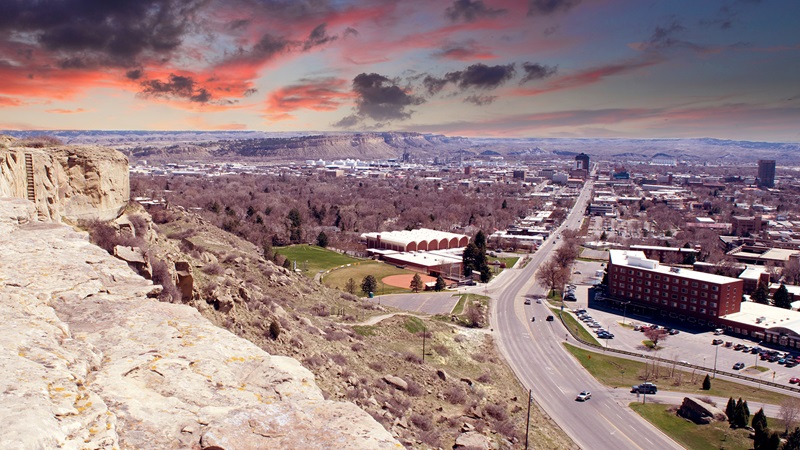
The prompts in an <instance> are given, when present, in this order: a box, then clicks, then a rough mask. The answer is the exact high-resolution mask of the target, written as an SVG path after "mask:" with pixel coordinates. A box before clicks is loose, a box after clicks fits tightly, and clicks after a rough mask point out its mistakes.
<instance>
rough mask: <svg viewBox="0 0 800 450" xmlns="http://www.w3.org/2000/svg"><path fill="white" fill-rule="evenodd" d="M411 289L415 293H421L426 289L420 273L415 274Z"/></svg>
mask: <svg viewBox="0 0 800 450" xmlns="http://www.w3.org/2000/svg"><path fill="white" fill-rule="evenodd" d="M410 287H411V290H412V291H414V292H419V291H421V290H423V289H425V283H423V282H422V277H420V276H419V274H418V273H415V274H414V278H412V279H411V286H410Z"/></svg>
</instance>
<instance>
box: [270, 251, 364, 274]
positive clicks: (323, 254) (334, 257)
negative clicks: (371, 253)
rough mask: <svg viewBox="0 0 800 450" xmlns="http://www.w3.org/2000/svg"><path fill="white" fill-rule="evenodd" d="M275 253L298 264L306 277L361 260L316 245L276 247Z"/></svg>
mask: <svg viewBox="0 0 800 450" xmlns="http://www.w3.org/2000/svg"><path fill="white" fill-rule="evenodd" d="M274 251H275V253H278V254H280V255H283V256H285V257H286V258H288V259H289V261H291V262H294V261H296V262H297V268H298V269H300V270H301V271H302V273H303V274H304V275H307V276H309V277H313V276H314V275H316V274H317V272H319V271H320V270H328V269H332V268H334V267H338V266H341V265H344V264H351V263H355V262H358V261H361V260H360V259H356V258H351V257H349V256H346V255H342V254H341V253H337V252H334V251H333V250H326V249H324V248H322V247H317V246H315V245H306V244H303V245H292V246H289V247H275V248H274Z"/></svg>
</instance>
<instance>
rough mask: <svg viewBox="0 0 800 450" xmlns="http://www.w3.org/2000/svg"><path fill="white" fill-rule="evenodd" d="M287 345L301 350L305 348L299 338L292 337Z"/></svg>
mask: <svg viewBox="0 0 800 450" xmlns="http://www.w3.org/2000/svg"><path fill="white" fill-rule="evenodd" d="M289 344H290V345H291V346H292V347H296V348H303V347H304V346H305V344H303V339H302V338H300V336H292V338H291V339H289Z"/></svg>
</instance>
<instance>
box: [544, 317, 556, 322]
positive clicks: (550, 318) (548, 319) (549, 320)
mask: <svg viewBox="0 0 800 450" xmlns="http://www.w3.org/2000/svg"><path fill="white" fill-rule="evenodd" d="M545 320H547V321H548V322H552V321H553V320H555V317H553V316H547V319H545Z"/></svg>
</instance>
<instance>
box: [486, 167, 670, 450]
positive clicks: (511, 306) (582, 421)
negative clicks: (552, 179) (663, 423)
mask: <svg viewBox="0 0 800 450" xmlns="http://www.w3.org/2000/svg"><path fill="white" fill-rule="evenodd" d="M591 190H592V187H591V183H590V182H587V183H586V185H585V186H584V188H583V190H582V192H581V195H580V196H579V197H578V199H577V200H576V202H575V205H576V206H575V207H574V208H573V209H572V211H571V212H570V214H569V216H567V219H566V220H565V221H564V223H563V224H562V225H561V227H559V230H558V231H557V232H556V233H554V235H557V234H559V233H560V232H561V231H562V230H564V229H577V228H578V227H580V224H581V221H582V219H583V211H584V210H585V207H586V204H587V202H588V200H589V196H590V195H591ZM560 243H561V242H560V241H558V240H555V238H554V237H551V238H550V239H548V241H546V242H545V244H544V247H543V248H542V249H540V250H539V251H537V252H536V253H535V254H533V255H532V258H531V261H530V262H529V263H528V265H527V266H526V267H525V268H524V269H519V270H513V271H510V270H509V271H504V272H503V273H501V274H500V276H498V278H497V279H496V280H495V281H494V282H492V283H491V285H490V287H489V292H488V293H489V295H490V296H491V297H492V298H493V300H494V301H493V302H491V303H492V314H491V323H492V327H493V328H494V330H495V331H496V337H497V341H498V344H499V347H500V351H501V352H502V353H503V355H504V356H505V358H506V360H507V361H508V362H509V365H510V366H511V367H512V368H513V370H514V371H515V372H516V374H517V376H518V377H519V379H520V380H521V381H522V383H523V384H524V385H525V386H526V387H527V388H529V389H531V390H532V391H533V397H534V398H535V400H536V402H537V403H538V404H539V406H540V407H541V408H542V409H543V410H544V411H545V412H546V413H547V414H548V415H549V416H550V417H552V419H553V420H555V421H556V423H558V425H559V426H561V428H562V429H564V431H565V432H566V433H567V434H568V435H569V436H570V437H571V438H572V439H573V440H574V441H575V442H576V443H577V444H578V445H579V446H580V447H581V448H584V449H592V450H594V449H598V450H603V449H607V450H619V449H642V450H644V449H647V450H652V449H680V448H682V447H681V446H680V445H678V444H677V443H676V442H675V441H673V440H672V439H670V438H669V437H667V436H666V435H664V434H663V433H661V432H660V431H659V430H657V429H656V428H655V427H653V426H652V425H650V424H649V423H648V422H647V421H645V420H644V419H642V418H641V417H639V415H638V414H636V413H634V412H633V411H632V410H631V409H630V408H628V407H627V406H626V405H627V402H626V401H624V400H618V398H619V397H618V396H616V395H615V394H614V392H613V389H611V388H607V387H605V386H603V385H601V384H600V383H599V382H597V381H596V380H595V379H594V378H593V377H592V376H591V375H590V374H589V373H588V372H587V371H586V370H585V369H584V368H583V367H582V366H581V365H580V364H579V363H578V362H577V361H576V360H575V359H574V358H573V357H572V356H571V355H570V353H569V352H567V351H566V349H565V348H564V347H563V345H562V343H563V342H564V339H565V338H566V336H567V332H566V330H565V329H564V327H563V325H561V323H560V322H559V321H553V322H547V321H545V317H546V316H547V315H548V314H550V311H549V309H548V308H547V305H546V304H544V303H542V304H536V303H534V304H532V305H523V298H524V296H525V295H527V294H534V293H542V292H543V290H542V288H540V287H538V286H537V285H536V282H535V279H534V274H535V272H536V270H537V269H538V268H539V266H540V265H541V264H542V263H543V262H544V261H545V260H546V259H547V258H548V257H549V255H550V253H551V252H552V250H554V249H555V248H557V247H558V246H559V244H560ZM531 316H535V317H537V320H536V321H535V322H531V319H530V318H531ZM582 390H589V391H591V392H592V398H591V400H589V401H587V402H583V403H581V402H577V401H575V396H576V395H577V394H578V392H580V391H582ZM533 426H535V424H534V425H533Z"/></svg>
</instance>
